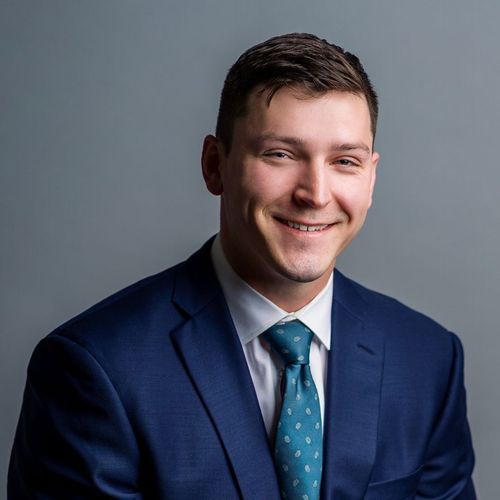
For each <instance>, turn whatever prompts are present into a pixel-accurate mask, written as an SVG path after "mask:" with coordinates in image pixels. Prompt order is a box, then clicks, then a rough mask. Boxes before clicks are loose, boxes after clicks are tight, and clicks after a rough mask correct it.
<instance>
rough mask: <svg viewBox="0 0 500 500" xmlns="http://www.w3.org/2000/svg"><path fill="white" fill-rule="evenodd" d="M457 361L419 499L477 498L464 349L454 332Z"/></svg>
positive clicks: (455, 499)
mask: <svg viewBox="0 0 500 500" xmlns="http://www.w3.org/2000/svg"><path fill="white" fill-rule="evenodd" d="M451 344H452V352H453V355H452V357H453V361H452V364H451V370H450V376H449V382H448V390H447V394H446V398H445V400H444V402H443V405H442V409H441V412H440V414H439V417H438V419H437V420H436V422H435V425H434V431H433V434H432V437H431V440H430V442H429V446H428V454H427V459H426V463H425V466H424V471H423V474H422V477H421V480H420V483H419V488H418V495H417V497H416V498H417V499H418V500H423V499H439V500H448V499H449V500H451V499H453V500H476V494H475V491H474V486H473V483H472V470H473V468H474V452H473V449H472V441H471V435H470V430H469V424H468V422H467V408H466V397H465V387H464V372H463V349H462V345H461V343H460V340H459V339H458V337H457V336H456V335H454V334H451Z"/></svg>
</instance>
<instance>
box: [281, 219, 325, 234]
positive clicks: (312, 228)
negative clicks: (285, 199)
mask: <svg viewBox="0 0 500 500" xmlns="http://www.w3.org/2000/svg"><path fill="white" fill-rule="evenodd" d="M275 219H276V220H277V221H278V222H279V223H280V224H283V225H284V226H288V227H289V228H291V229H296V230H298V231H301V232H304V233H315V232H319V231H324V230H325V229H328V228H329V227H331V226H333V224H304V223H303V222H296V221H292V220H287V219H281V218H280V217H275Z"/></svg>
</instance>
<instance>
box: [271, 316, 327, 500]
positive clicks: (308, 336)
mask: <svg viewBox="0 0 500 500" xmlns="http://www.w3.org/2000/svg"><path fill="white" fill-rule="evenodd" d="M263 335H264V338H265V339H266V340H267V341H268V342H269V344H270V345H271V347H272V349H273V350H274V351H275V352H276V353H277V354H278V355H279V356H280V357H281V358H282V359H283V361H284V363H285V372H284V378H283V381H282V386H281V387H282V395H283V403H282V407H281V413H280V417H279V420H278V426H277V429H276V441H275V448H274V454H275V456H274V462H275V464H276V471H277V474H278V480H279V484H280V489H281V497H282V498H283V499H287V500H318V499H319V493H320V482H321V471H322V459H323V435H322V430H321V411H320V407H319V400H318V392H317V390H316V386H315V385H314V381H313V378H312V375H311V368H310V366H309V349H310V347H311V340H312V338H313V333H312V332H311V330H310V329H309V328H307V327H306V326H305V325H304V324H303V323H301V322H300V321H299V320H293V321H288V322H284V321H282V322H279V323H277V324H275V325H273V326H272V327H271V328H269V329H268V330H266V331H265V332H264V333H263Z"/></svg>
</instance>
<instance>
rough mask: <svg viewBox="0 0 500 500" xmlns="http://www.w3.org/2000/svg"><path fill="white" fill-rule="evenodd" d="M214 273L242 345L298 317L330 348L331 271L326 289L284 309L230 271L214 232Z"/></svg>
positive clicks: (218, 239)
mask: <svg viewBox="0 0 500 500" xmlns="http://www.w3.org/2000/svg"><path fill="white" fill-rule="evenodd" d="M211 257H212V263H213V265H214V269H215V274H216V276H217V279H218V280H219V283H220V285H221V287H222V291H223V292H224V297H225V299H226V302H227V305H228V307H229V312H230V313H231V317H232V319H233V322H234V326H235V327H236V332H237V333H238V336H239V337H240V341H241V343H242V344H247V343H248V342H250V341H252V340H253V339H254V338H256V337H258V336H259V335H260V334H261V333H263V332H264V331H265V330H267V329H268V328H269V327H270V326H272V325H274V324H275V323H277V322H278V321H282V320H284V321H289V320H291V319H299V320H300V321H301V322H302V323H304V324H305V325H306V326H307V327H308V328H310V329H311V330H312V331H313V332H314V334H315V335H316V337H318V339H319V340H320V342H321V343H322V344H324V346H325V347H326V348H327V349H328V350H330V338H331V310H332V298H333V273H332V275H331V276H330V279H329V280H328V283H327V284H326V286H325V288H323V290H322V291H321V292H319V294H318V295H316V297H315V298H314V299H313V300H312V301H311V302H309V304H306V305H305V306H304V307H302V308H301V309H299V310H298V311H296V312H293V313H289V312H287V311H284V310H283V309H281V308H280V307H278V306H277V305H276V304H274V303H273V302H271V301H270V300H269V299H268V298H266V297H264V296H263V295H262V294H260V293H259V292H257V290H254V289H253V288H252V287H251V286H250V285H249V284H248V283H246V282H245V281H243V280H242V279H241V278H240V277H239V276H238V275H237V274H236V272H235V271H234V270H233V268H232V267H231V265H230V264H229V262H228V261H227V259H226V256H225V255H224V251H223V250H222V245H221V243H220V237H219V235H217V237H216V238H215V240H214V242H213V244H212V249H211Z"/></svg>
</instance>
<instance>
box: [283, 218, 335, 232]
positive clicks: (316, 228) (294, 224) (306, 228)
mask: <svg viewBox="0 0 500 500" xmlns="http://www.w3.org/2000/svg"><path fill="white" fill-rule="evenodd" d="M286 223H287V224H288V226H289V227H293V228H294V229H298V230H299V231H321V230H322V229H325V227H327V226H328V224H323V225H321V226H306V225H304V224H298V223H297V222H292V221H289V220H287V221H286Z"/></svg>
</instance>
